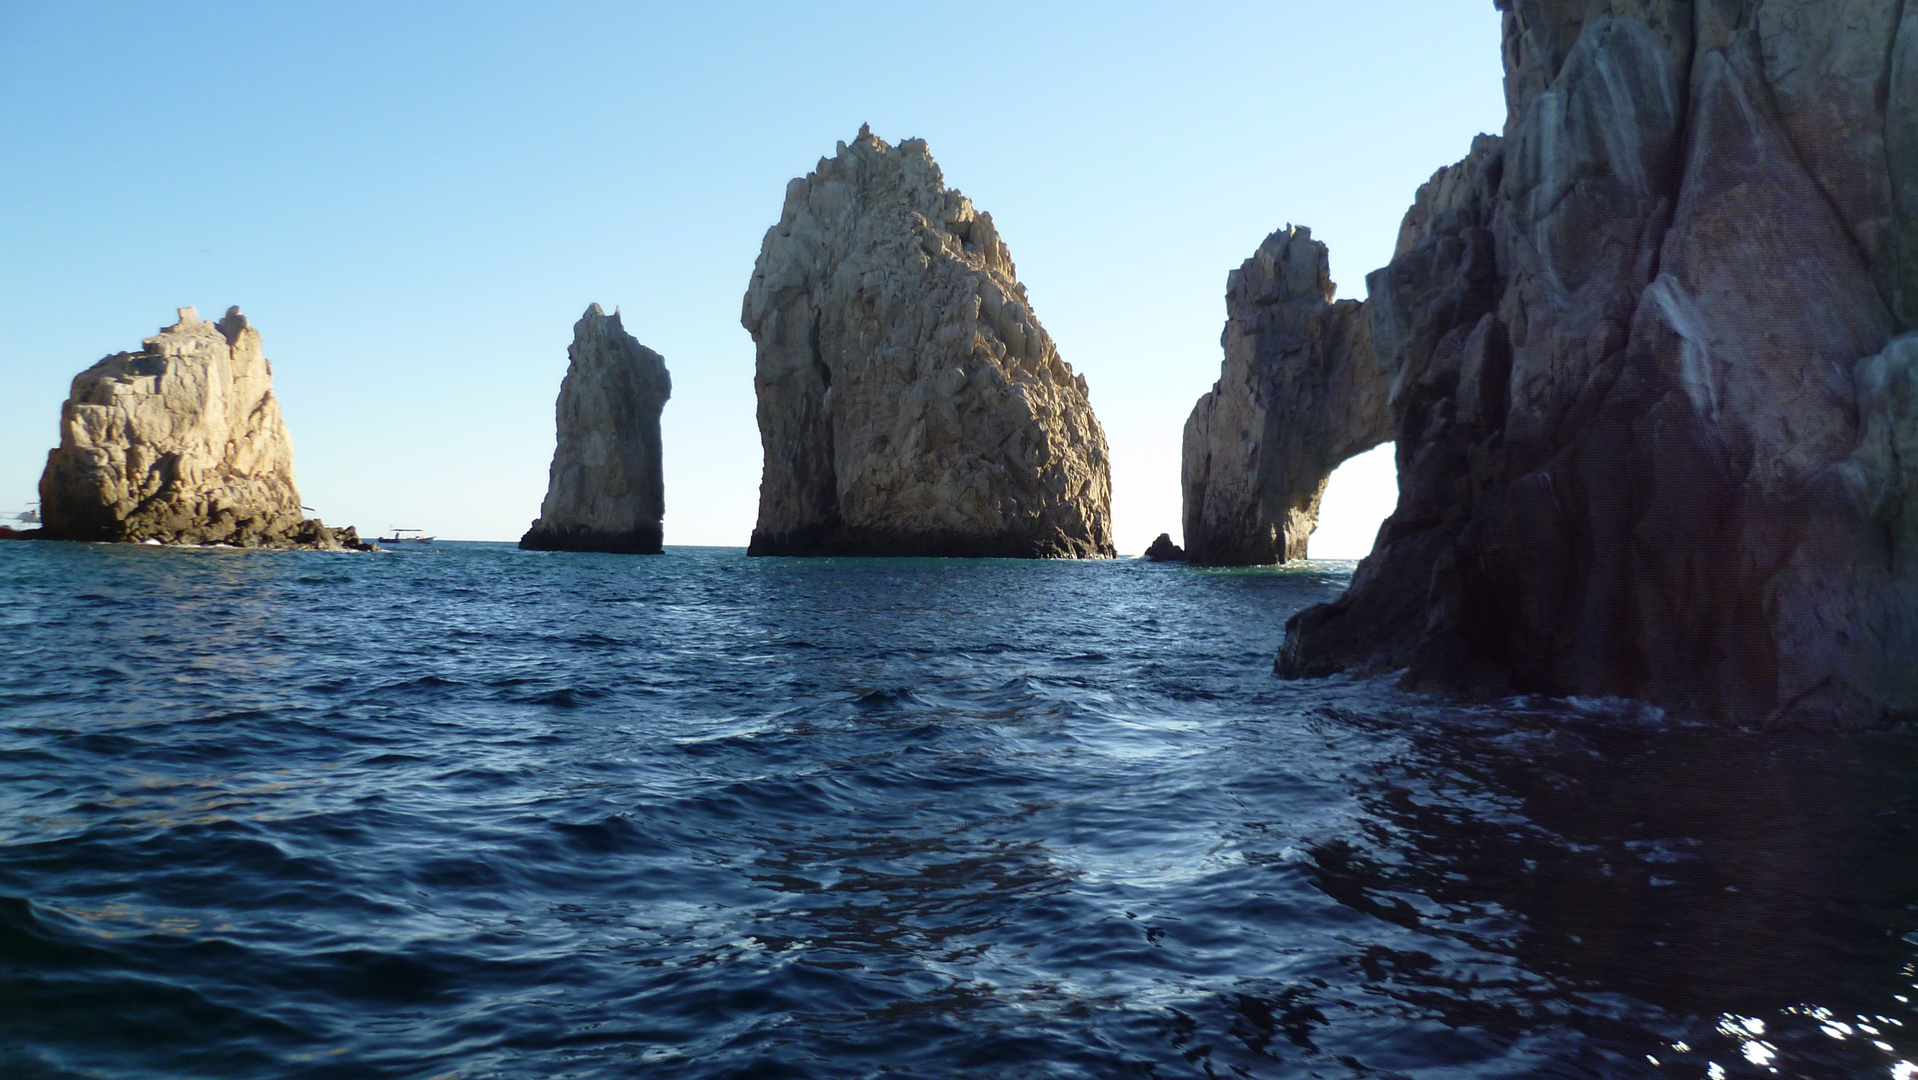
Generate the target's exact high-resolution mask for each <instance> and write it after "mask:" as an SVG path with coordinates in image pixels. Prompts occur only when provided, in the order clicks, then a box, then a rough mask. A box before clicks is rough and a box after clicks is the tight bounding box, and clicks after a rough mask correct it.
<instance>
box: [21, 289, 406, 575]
mask: <svg viewBox="0 0 1918 1080" xmlns="http://www.w3.org/2000/svg"><path fill="white" fill-rule="evenodd" d="M144 344H145V347H144V348H142V349H141V350H140V351H139V352H137V353H124V352H123V353H114V354H113V355H112V356H109V357H106V358H105V359H103V360H101V361H100V362H99V363H97V364H94V365H93V366H92V367H90V368H88V369H87V370H85V371H83V372H81V373H80V374H79V375H77V376H75V377H74V380H73V391H72V394H71V396H69V397H68V399H67V403H66V405H65V406H64V407H62V409H61V410H60V446H59V448H58V449H56V450H54V451H52V452H50V453H49V454H48V455H47V468H46V471H45V472H44V473H42V474H41V477H40V510H41V514H42V516H43V518H44V523H43V526H42V528H41V533H40V535H41V536H43V537H45V538H47V539H53V540H106V541H143V540H156V541H159V542H161V543H169V544H208V543H221V544H232V545H237V546H240V547H274V548H285V547H311V548H324V549H329V550H332V549H339V548H342V547H349V548H360V549H365V548H368V547H370V545H366V544H362V543H361V542H360V539H359V534H358V533H357V532H356V531H355V530H354V529H352V528H351V527H348V528H345V529H338V530H335V529H329V528H327V527H326V526H325V525H323V524H322V523H320V522H319V521H318V520H317V519H314V520H308V519H304V518H302V517H301V516H300V495H299V491H298V489H297V488H296V487H295V486H294V483H293V442H292V439H291V438H290V437H289V436H288V435H287V431H286V424H285V422H284V421H282V420H281V419H280V403H279V401H278V399H276V398H275V397H274V396H273V364H272V362H271V361H269V360H267V358H266V355H265V354H264V353H262V352H261V351H260V333H259V331H257V330H255V329H253V327H252V326H250V325H248V323H247V321H246V316H244V315H242V314H240V309H239V308H237V307H235V308H228V309H227V313H226V317H225V318H223V319H221V320H220V321H219V322H217V323H208V322H202V321H201V320H200V317H199V316H198V315H197V314H196V313H195V312H194V310H193V309H192V308H190V307H188V308H181V309H180V321H179V322H177V323H175V324H174V325H172V326H169V327H166V328H165V329H163V330H161V331H160V333H159V334H157V335H155V336H153V337H150V338H147V339H146V341H145V343H144Z"/></svg>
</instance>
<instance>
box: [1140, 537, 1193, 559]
mask: <svg viewBox="0 0 1918 1080" xmlns="http://www.w3.org/2000/svg"><path fill="white" fill-rule="evenodd" d="M1144 557H1145V560H1146V561H1147V562H1184V561H1185V549H1184V548H1182V547H1180V546H1179V545H1177V544H1175V543H1173V542H1172V534H1171V533H1160V534H1159V538H1158V539H1157V540H1154V541H1153V542H1152V546H1151V547H1149V548H1146V549H1145V556H1144Z"/></svg>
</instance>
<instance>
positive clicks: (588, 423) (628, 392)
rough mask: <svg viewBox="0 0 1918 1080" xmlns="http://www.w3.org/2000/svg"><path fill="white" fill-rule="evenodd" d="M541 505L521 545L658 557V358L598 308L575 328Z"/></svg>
mask: <svg viewBox="0 0 1918 1080" xmlns="http://www.w3.org/2000/svg"><path fill="white" fill-rule="evenodd" d="M566 356H567V359H568V360H569V361H570V362H569V363H568V364H567V367H566V378H565V379H564V380H563V381H561V383H560V385H559V402H558V405H557V407H556V411H557V414H558V429H559V431H558V444H557V446H556V447H555V448H554V450H553V467H552V471H551V473H550V474H549V477H548V480H547V485H546V501H545V502H544V503H542V504H541V505H540V511H539V519H538V520H537V521H534V522H533V527H532V528H531V529H528V530H527V532H526V535H525V536H524V537H521V538H520V542H519V546H520V547H523V548H531V549H536V550H543V551H613V552H626V553H635V554H649V555H650V554H657V553H658V552H659V550H660V538H661V531H660V522H661V520H662V519H663V518H664V516H665V513H666V496H665V482H664V481H663V480H662V479H661V476H660V446H659V414H660V412H661V410H663V409H664V408H665V407H666V399H667V398H669V397H671V396H672V393H673V381H672V378H671V377H670V376H669V375H668V374H667V372H666V361H665V360H663V359H661V358H660V355H659V354H658V353H656V352H654V351H652V350H651V349H648V348H647V347H646V346H644V345H641V344H640V343H639V342H638V341H637V340H635V339H634V337H633V335H631V334H629V333H627V332H626V328H625V327H624V326H623V325H621V323H620V318H619V313H618V312H614V313H613V314H611V315H608V314H606V312H605V311H604V310H602V309H601V308H600V306H599V305H598V304H594V305H592V306H591V307H588V308H587V309H586V314H584V315H582V316H580V319H579V322H578V323H576V324H574V326H573V343H572V345H570V346H568V347H567V349H566Z"/></svg>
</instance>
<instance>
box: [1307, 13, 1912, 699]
mask: <svg viewBox="0 0 1918 1080" xmlns="http://www.w3.org/2000/svg"><path fill="white" fill-rule="evenodd" d="M1842 6H1843V11H1844V14H1843V16H1842V17H1840V15H1839V14H1838V13H1837V12H1836V11H1835V10H1834V5H1832V4H1831V3H1829V2H1827V0H1776V2H1767V3H1764V4H1727V3H1709V4H1708V3H1704V2H1702V0H1701V2H1700V3H1697V4H1688V3H1680V2H1678V0H1651V2H1649V3H1638V4H1629V5H1627V4H1620V3H1610V4H1607V3H1599V4H1596V5H1594V4H1588V3H1586V2H1585V0H1537V2H1531V0H1528V2H1526V3H1523V4H1517V3H1511V2H1509V0H1506V2H1501V3H1500V7H1501V8H1504V9H1505V16H1504V18H1505V57H1506V64H1507V70H1506V92H1507V104H1508V109H1509V112H1508V118H1507V123H1506V130H1505V135H1504V138H1503V139H1497V138H1491V137H1482V138H1481V139H1480V140H1479V141H1478V142H1477V143H1476V144H1475V145H1474V147H1473V150H1472V154H1471V156H1469V157H1468V158H1466V159H1465V160H1464V161H1463V162H1461V163H1460V164H1458V165H1455V166H1453V167H1451V168H1449V169H1445V170H1442V171H1441V172H1440V173H1439V174H1438V175H1437V176H1435V177H1434V178H1433V180H1432V182H1431V183H1430V184H1428V185H1427V186H1426V187H1425V188H1424V189H1422V190H1421V191H1420V192H1419V196H1418V200H1417V202H1416V203H1415V204H1414V206H1413V208H1412V210H1411V212H1410V213H1409V214H1408V215H1407V217H1406V219H1405V225H1404V229H1403V231H1402V233H1401V236H1400V241H1399V246H1398V253H1397V255H1396V256H1395V257H1394V259H1393V261H1392V263H1391V265H1390V266H1388V267H1387V268H1385V269H1383V270H1380V271H1378V272H1377V273H1375V274H1373V275H1372V277H1371V278H1370V285H1371V300H1370V301H1369V304H1368V307H1369V308H1370V311H1369V316H1370V322H1371V328H1372V338H1373V342H1374V346H1375V348H1376V350H1377V353H1378V356H1379V359H1380V362H1381V363H1382V364H1384V366H1385V367H1386V368H1387V369H1388V370H1389V371H1390V372H1391V373H1392V375H1393V380H1394V381H1393V387H1392V405H1391V408H1392V420H1393V426H1394V429H1395V437H1396V438H1397V440H1398V462H1399V476H1400V481H1399V483H1400V502H1399V506H1398V510H1397V512H1396V513H1394V514H1393V516H1392V517H1391V519H1390V520H1389V521H1388V522H1387V523H1386V525H1385V527H1384V528H1383V529H1382V530H1381V532H1380V536H1379V542H1378V546H1377V548H1376V549H1375V550H1374V551H1373V553H1372V555H1371V557H1370V558H1368V559H1367V560H1365V562H1364V563H1363V564H1362V565H1361V566H1360V568H1359V571H1358V573H1357V576H1356V577H1355V578H1354V580H1353V584H1352V587H1351V589H1350V591H1349V592H1348V593H1347V594H1346V595H1345V596H1344V597H1343V598H1342V599H1340V600H1338V601H1337V602H1335V603H1332V604H1330V605H1326V606H1321V607H1316V608H1312V609H1308V610H1306V611H1304V612H1302V613H1300V614H1299V615H1298V616H1296V617H1294V618H1293V620H1292V621H1291V622H1290V623H1289V624H1288V626H1287V633H1286V641H1285V645H1284V648H1283V651H1282V653H1281V655H1280V657H1279V660H1278V668H1279V670H1280V671H1281V672H1282V673H1284V674H1287V675H1293V676H1310V675H1318V674H1323V673H1327V672H1332V671H1338V670H1346V669H1358V670H1377V671H1388V670H1395V669H1406V671H1407V674H1406V679H1407V681H1408V683H1409V684H1410V685H1413V686H1417V687H1431V688H1440V689H1461V690H1471V691H1479V692H1492V693H1499V692H1507V691H1539V692H1547V693H1560V694H1590V695H1621V696H1628V697H1637V698H1642V699H1645V700H1649V701H1652V702H1655V703H1657V704H1659V705H1662V706H1665V707H1666V708H1668V709H1671V710H1673V711H1675V712H1678V713H1681V714H1686V715H1698V716H1706V717H1713V718H1717V719H1719V720H1722V721H1727V722H1735V723H1741V724H1781V723H1782V724H1808V725H1820V726H1832V725H1837V726H1853V725H1861V724H1870V723H1876V722H1882V721H1886V720H1890V719H1896V718H1902V717H1911V716H1918V502H1914V500H1912V499H1911V498H1910V497H1909V496H1908V494H1907V493H1909V492H1912V491H1914V490H1918V404H1914V403H1915V402H1918V338H1913V337H1910V336H1900V335H1901V334H1908V333H1909V332H1910V331H1912V330H1914V329H1915V328H1918V18H1914V17H1913V16H1912V15H1911V14H1910V13H1906V14H1905V15H1904V16H1903V17H1902V18H1901V17H1900V16H1899V12H1900V11H1902V10H1903V5H1901V4H1898V3H1894V2H1892V0H1858V2H1852V3H1846V4H1844V5H1842ZM1694 8H1696V9H1698V10H1697V12H1694V10H1693V9H1694ZM1695 15H1696V17H1694V16H1695ZM1600 16H1603V17H1600ZM1887 71H1888V72H1889V75H1887Z"/></svg>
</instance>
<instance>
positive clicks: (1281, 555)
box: [1181, 227, 1392, 566]
mask: <svg viewBox="0 0 1918 1080" xmlns="http://www.w3.org/2000/svg"><path fill="white" fill-rule="evenodd" d="M1335 290H1336V286H1334V285H1333V284H1332V277H1331V270H1330V264H1329V261H1328V258H1327V252H1326V248H1325V245H1324V244H1321V243H1319V242H1318V241H1316V240H1314V239H1312V233H1311V231H1310V230H1308V229H1303V228H1291V227H1288V228H1285V229H1281V230H1279V231H1278V232H1275V233H1273V234H1272V235H1271V236H1269V237H1267V238H1266V240H1265V243H1263V244H1261V245H1260V246H1259V250H1258V251H1257V253H1255V254H1254V255H1253V256H1252V257H1251V258H1250V259H1247V260H1246V261H1245V265H1243V266H1241V267H1240V268H1239V269H1237V270H1235V271H1233V272H1232V274H1231V276H1230V277H1228V278H1227V279H1226V296H1225V302H1226V315H1227V318H1226V324H1225V335H1224V338H1223V344H1224V346H1225V364H1224V368H1223V371H1222V373H1221V375H1220V377H1219V381H1218V382H1217V383H1216V384H1214V386H1213V387H1212V391H1211V393H1208V394H1206V395H1205V396H1204V397H1201V398H1200V399H1199V403H1198V405H1197V406H1196V407H1195V408H1194V409H1193V410H1192V416H1191V418H1190V419H1188V420H1187V421H1186V423H1185V452H1184V462H1183V469H1182V474H1181V487H1182V489H1183V495H1184V507H1185V543H1186V558H1187V559H1188V560H1189V561H1191V562H1195V563H1201V564H1205V565H1210V566H1259V565H1264V564H1267V563H1279V562H1285V561H1287V560H1290V559H1303V558H1305V556H1306V541H1307V539H1308V538H1309V537H1310V536H1311V535H1312V530H1314V529H1316V528H1317V527H1318V523H1319V500H1320V498H1321V497H1322V496H1323V495H1324V494H1325V484H1326V481H1327V480H1328V479H1330V477H1331V475H1332V470H1334V469H1336V468H1338V466H1339V464H1340V463H1341V462H1343V461H1345V460H1346V459H1347V458H1349V457H1351V456H1353V455H1354V454H1358V453H1361V452H1363V451H1366V450H1370V449H1371V448H1372V447H1374V446H1377V445H1378V444H1380V443H1382V442H1385V441H1386V440H1387V439H1390V438H1391V437H1392V429H1391V424H1390V422H1389V421H1388V419H1387V416H1386V408H1385V403H1386V396H1387V393H1388V391H1389V389H1390V386H1391V382H1390V379H1389V378H1388V377H1387V376H1386V374H1385V371H1384V370H1383V369H1382V368H1381V367H1380V366H1379V362H1378V358H1377V357H1376V356H1375V355H1374V353H1373V350H1372V340H1371V331H1370V328H1369V327H1368V325H1367V323H1366V318H1365V312H1364V306H1363V305H1361V304H1359V303H1356V302H1353V301H1350V300H1344V301H1339V302H1337V303H1334V302H1333V300H1332V296H1333V293H1334V291H1335Z"/></svg>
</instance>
